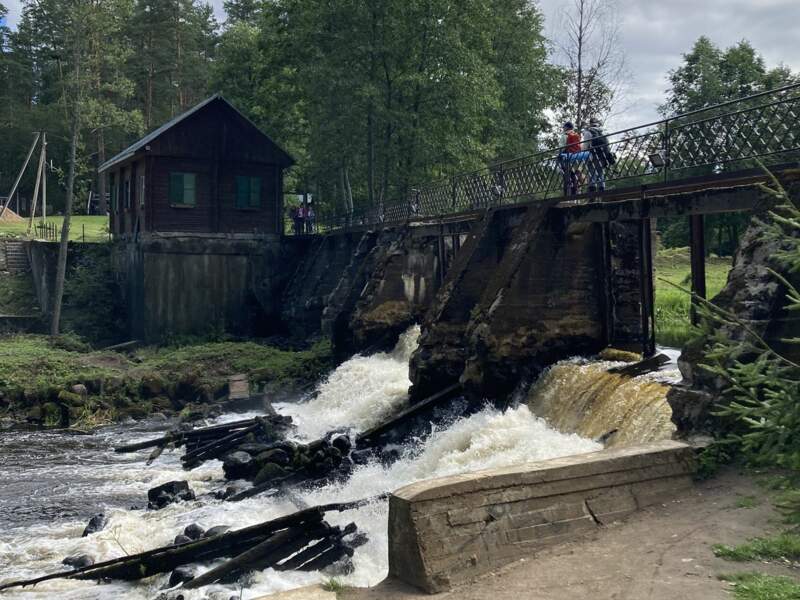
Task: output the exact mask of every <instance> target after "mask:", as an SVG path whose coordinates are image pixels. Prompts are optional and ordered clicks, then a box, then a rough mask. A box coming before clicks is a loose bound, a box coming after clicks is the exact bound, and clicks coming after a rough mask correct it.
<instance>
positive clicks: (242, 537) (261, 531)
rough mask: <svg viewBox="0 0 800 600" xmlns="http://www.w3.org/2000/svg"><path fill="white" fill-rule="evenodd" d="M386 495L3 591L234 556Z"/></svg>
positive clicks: (135, 574)
mask: <svg viewBox="0 0 800 600" xmlns="http://www.w3.org/2000/svg"><path fill="white" fill-rule="evenodd" d="M385 497H386V495H385V494H384V495H381V496H374V497H371V498H365V499H362V500H355V501H351V502H339V503H332V504H325V505H322V506H315V507H313V508H308V509H305V510H301V511H298V512H295V513H292V514H289V515H285V516H283V517H278V518H277V519H272V520H271V521H266V522H264V523H258V524H256V525H251V526H250V527H245V528H243V529H237V530H235V531H229V532H226V533H221V534H218V535H215V536H212V537H209V538H203V539H200V540H197V541H194V542H187V543H183V544H172V545H169V546H163V547H159V548H154V549H152V550H148V551H146V552H140V553H138V554H132V555H130V556H123V557H120V558H114V559H111V560H107V561H103V562H99V563H95V564H93V565H90V566H87V567H83V568H80V569H74V570H70V571H61V572H58V573H51V574H49V575H42V576H41V577H36V578H34V579H27V580H21V581H11V582H8V583H3V584H0V591H2V590H6V589H9V588H15V587H27V586H31V585H36V584H37V583H42V582H44V581H49V580H52V579H81V580H102V579H122V580H126V581H132V580H137V579H143V578H145V577H150V576H152V575H156V574H159V573H168V572H170V571H172V570H174V569H175V568H176V567H179V566H182V565H186V564H190V563H196V562H207V561H211V560H216V559H219V558H226V557H230V556H234V555H236V554H237V553H238V554H241V553H242V552H241V551H242V549H243V548H244V549H250V548H252V547H254V546H256V545H257V544H260V543H261V542H264V541H266V540H267V539H268V538H269V537H270V536H272V535H273V534H275V533H277V532H278V531H281V530H284V529H292V528H297V527H301V526H302V527H303V528H305V529H307V530H313V529H314V528H315V527H319V526H320V524H321V523H322V519H323V516H324V514H325V513H326V512H342V511H345V510H350V509H353V508H357V507H359V506H362V505H364V504H367V503H369V502H374V501H376V500H378V499H381V498H385Z"/></svg>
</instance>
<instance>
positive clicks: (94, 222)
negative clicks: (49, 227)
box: [0, 215, 108, 242]
mask: <svg viewBox="0 0 800 600" xmlns="http://www.w3.org/2000/svg"><path fill="white" fill-rule="evenodd" d="M63 221H64V217H62V216H53V217H47V222H48V223H52V224H55V226H56V235H57V239H60V237H61V224H62V223H63ZM41 222H42V220H41V218H38V217H37V218H36V219H34V222H33V227H32V228H31V237H33V238H38V237H41V236H40V234H39V233H38V232H37V230H36V225H38V224H40V223H41ZM27 231H28V220H27V219H25V220H23V221H19V222H16V223H10V222H6V221H4V222H2V223H0V236H2V235H10V236H14V237H26V236H27ZM69 239H70V240H72V241H76V242H82V241H86V242H107V241H108V217H103V216H99V215H90V216H87V215H73V216H72V218H71V219H70V229H69Z"/></svg>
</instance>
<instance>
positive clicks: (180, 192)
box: [169, 173, 197, 206]
mask: <svg viewBox="0 0 800 600" xmlns="http://www.w3.org/2000/svg"><path fill="white" fill-rule="evenodd" d="M196 190H197V174H196V173H170V174H169V203H170V204H171V205H173V206H194V205H195V203H196V201H197V198H196Z"/></svg>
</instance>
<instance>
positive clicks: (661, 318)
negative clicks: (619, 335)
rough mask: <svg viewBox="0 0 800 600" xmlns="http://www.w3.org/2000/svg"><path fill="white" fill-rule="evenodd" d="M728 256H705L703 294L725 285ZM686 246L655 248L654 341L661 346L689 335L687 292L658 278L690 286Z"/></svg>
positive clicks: (714, 292) (680, 342) (681, 342)
mask: <svg viewBox="0 0 800 600" xmlns="http://www.w3.org/2000/svg"><path fill="white" fill-rule="evenodd" d="M730 268H731V259H730V258H727V257H725V258H720V257H716V256H711V257H708V258H706V294H707V296H708V298H713V297H714V296H716V295H717V294H718V293H719V292H720V290H722V288H723V287H724V286H725V282H726V280H727V277H728V271H729V270H730ZM689 274H690V267H689V249H688V248H667V249H663V250H661V251H659V252H658V254H657V256H656V260H655V278H656V279H655V288H656V298H655V305H656V306H655V308H656V342H657V343H658V344H660V345H662V346H672V347H676V348H680V347H681V346H683V345H684V344H685V343H686V342H687V341H688V340H689V338H690V336H691V326H690V324H689V306H690V299H689V295H688V294H686V293H684V292H682V291H681V290H678V289H676V288H674V287H672V286H670V285H669V284H668V283H666V282H664V281H661V280H660V279H659V278H662V279H666V280H667V281H669V282H671V283H674V284H676V285H680V286H681V287H684V288H686V289H688V288H690V287H691V281H690V275H689Z"/></svg>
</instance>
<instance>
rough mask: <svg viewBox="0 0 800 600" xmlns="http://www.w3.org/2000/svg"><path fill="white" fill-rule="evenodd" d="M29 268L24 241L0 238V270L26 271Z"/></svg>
mask: <svg viewBox="0 0 800 600" xmlns="http://www.w3.org/2000/svg"><path fill="white" fill-rule="evenodd" d="M30 270H31V264H30V260H29V259H28V251H27V249H26V248H25V242H21V241H19V240H8V239H7V240H0V271H8V272H9V273H14V274H16V273H27V272H29V271H30Z"/></svg>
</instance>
